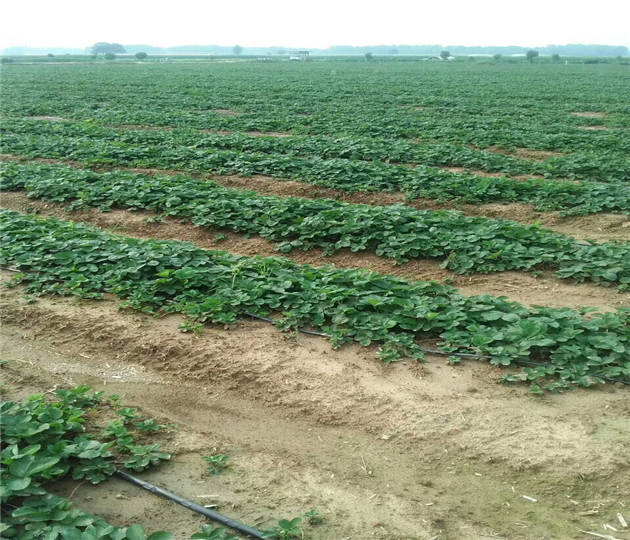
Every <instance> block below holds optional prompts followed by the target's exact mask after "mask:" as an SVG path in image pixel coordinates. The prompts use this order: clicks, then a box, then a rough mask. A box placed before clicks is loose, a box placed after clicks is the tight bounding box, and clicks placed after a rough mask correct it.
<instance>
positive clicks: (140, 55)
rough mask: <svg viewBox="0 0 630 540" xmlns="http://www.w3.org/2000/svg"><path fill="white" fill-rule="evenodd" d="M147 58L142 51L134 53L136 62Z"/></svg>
mask: <svg viewBox="0 0 630 540" xmlns="http://www.w3.org/2000/svg"><path fill="white" fill-rule="evenodd" d="M147 56H149V55H148V54H147V53H145V52H142V51H141V52H137V53H136V58H137V59H138V60H144V59H145V58H146V57H147Z"/></svg>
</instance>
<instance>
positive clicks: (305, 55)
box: [289, 51, 310, 62]
mask: <svg viewBox="0 0 630 540" xmlns="http://www.w3.org/2000/svg"><path fill="white" fill-rule="evenodd" d="M289 60H300V61H302V62H305V61H306V60H310V55H309V51H289Z"/></svg>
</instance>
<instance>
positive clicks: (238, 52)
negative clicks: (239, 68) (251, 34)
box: [232, 45, 243, 56]
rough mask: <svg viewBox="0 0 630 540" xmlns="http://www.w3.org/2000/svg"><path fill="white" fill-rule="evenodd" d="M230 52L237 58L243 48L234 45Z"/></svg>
mask: <svg viewBox="0 0 630 540" xmlns="http://www.w3.org/2000/svg"><path fill="white" fill-rule="evenodd" d="M232 52H233V53H234V54H235V55H237V56H238V55H239V54H241V53H242V52H243V47H241V46H240V45H234V47H232Z"/></svg>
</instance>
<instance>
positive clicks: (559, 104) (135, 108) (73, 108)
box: [3, 61, 630, 155]
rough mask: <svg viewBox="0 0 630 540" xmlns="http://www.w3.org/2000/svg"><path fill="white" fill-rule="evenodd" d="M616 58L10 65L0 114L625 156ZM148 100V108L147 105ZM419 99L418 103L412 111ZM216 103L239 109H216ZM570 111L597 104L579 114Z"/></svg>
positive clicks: (621, 77)
mask: <svg viewBox="0 0 630 540" xmlns="http://www.w3.org/2000/svg"><path fill="white" fill-rule="evenodd" d="M627 91H628V83H627V77H626V73H625V70H624V68H623V66H614V67H613V66H606V67H603V66H594V67H589V66H580V67H578V66H568V67H562V68H559V67H558V66H523V65H519V66H501V67H497V66H480V65H477V66H469V65H467V64H465V63H460V64H458V65H453V64H451V65H448V66H446V65H444V66H438V65H428V63H425V64H424V65H419V64H418V63H408V64H406V65H403V64H401V63H396V64H390V65H386V64H385V63H383V64H379V65H376V64H369V65H367V64H366V65H361V64H359V63H357V62H338V61H335V62H325V61H322V62H317V63H310V64H309V65H305V64H303V65H300V66H295V65H291V66H289V65H280V64H274V65H262V64H259V65H255V64H252V63H246V64H242V65H234V64H226V65H219V64H214V65H212V66H208V65H207V64H206V65H181V64H180V65H175V64H173V65H155V66H151V67H150V68H147V67H142V66H116V65H108V66H103V65H101V66H78V65H72V66H55V70H54V71H53V70H52V69H50V68H47V67H46V66H44V67H43V68H42V66H37V67H33V68H31V67H29V66H15V67H14V68H9V69H6V70H5V73H4V84H3V102H4V105H3V107H4V110H5V111H6V112H7V113H8V114H11V115H14V116H29V115H56V116H65V117H70V118H74V119H94V120H96V121H98V122H103V123H114V124H124V123H129V124H150V125H156V126H164V125H168V126H177V127H194V128H201V129H218V130H229V131H290V132H292V133H301V134H308V135H319V134H330V135H334V136H337V135H339V134H345V135H352V136H356V135H358V136H364V137H378V138H388V139H399V138H407V139H410V138H421V139H423V140H427V139H428V140H433V141H441V142H453V143H456V144H461V145H465V144H470V145H474V146H479V147H484V148H485V147H488V146H490V145H501V146H515V147H527V148H535V149H547V150H560V151H565V152H576V151H579V152H583V151H584V152H588V153H602V154H603V153H609V152H617V153H620V154H624V153H625V154H626V155H627V154H628V153H630V139H629V138H628V137H624V136H623V132H621V131H616V130H615V131H605V130H602V131H585V130H582V129H579V128H580V127H581V126H588V125H593V124H604V125H606V126H607V127H609V128H612V129H615V128H621V129H624V128H627V127H629V126H630V115H629V114H628V113H629V111H628V106H627V101H626V100H625V99H624V96H625V95H627ZM148 103H150V106H147V104H148ZM418 107H420V109H419V108H418ZM225 110H229V111H232V112H234V113H236V114H231V113H230V114H229V115H226V114H224V111H225ZM574 111H577V112H579V111H601V112H603V113H606V117H605V118H582V117H577V116H574V115H572V114H571V113H572V112H574Z"/></svg>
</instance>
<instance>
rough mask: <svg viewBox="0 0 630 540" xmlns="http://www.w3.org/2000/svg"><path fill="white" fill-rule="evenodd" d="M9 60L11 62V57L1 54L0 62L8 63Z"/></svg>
mask: <svg viewBox="0 0 630 540" xmlns="http://www.w3.org/2000/svg"><path fill="white" fill-rule="evenodd" d="M11 62H13V58H9V57H8V56H3V57H2V59H1V60H0V63H2V64H10V63H11Z"/></svg>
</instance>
